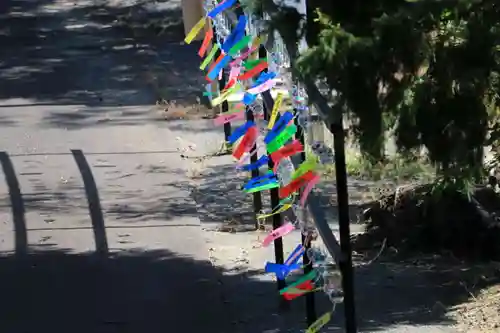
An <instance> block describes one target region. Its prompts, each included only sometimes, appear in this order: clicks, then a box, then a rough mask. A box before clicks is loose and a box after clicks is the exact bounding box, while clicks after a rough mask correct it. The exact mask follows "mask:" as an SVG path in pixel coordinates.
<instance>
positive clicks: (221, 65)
mask: <svg viewBox="0 0 500 333" xmlns="http://www.w3.org/2000/svg"><path fill="white" fill-rule="evenodd" d="M229 61H231V56H230V55H226V56H225V57H224V58H222V59H221V61H219V62H218V63H217V65H215V67H214V68H213V69H212V70H211V71H210V72H209V73H208V74H207V77H208V78H209V79H210V80H211V81H213V80H215V78H216V77H217V75H218V74H219V72H220V71H221V70H222V69H223V68H224V67H226V65H227V64H228V63H229Z"/></svg>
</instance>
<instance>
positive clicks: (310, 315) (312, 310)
mask: <svg viewBox="0 0 500 333" xmlns="http://www.w3.org/2000/svg"><path fill="white" fill-rule="evenodd" d="M294 112H295V114H297V112H300V110H294ZM295 125H296V126H297V133H296V134H295V138H296V139H297V140H299V142H300V143H302V145H303V146H304V148H305V140H304V130H303V129H302V127H301V126H299V123H298V120H297V118H295ZM299 160H300V163H302V162H304V161H305V160H306V152H305V149H304V151H303V152H302V153H300V155H299ZM300 194H302V190H301V193H300ZM301 239H302V244H303V246H304V249H305V252H304V256H303V259H302V261H303V262H304V274H308V273H310V272H311V271H312V261H311V260H310V259H309V257H308V255H307V253H308V251H307V250H308V249H310V248H311V239H310V238H307V237H306V236H305V235H304V234H302V236H301ZM314 298H315V297H314V293H307V294H306V295H305V302H306V320H307V325H308V326H311V325H312V324H313V323H314V322H315V321H316V319H318V318H317V315H316V304H315V302H314Z"/></svg>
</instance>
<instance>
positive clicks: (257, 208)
mask: <svg viewBox="0 0 500 333" xmlns="http://www.w3.org/2000/svg"><path fill="white" fill-rule="evenodd" d="M235 13H236V14H237V15H244V14H245V13H244V12H243V9H242V8H241V7H238V8H236V9H235ZM245 109H246V119H247V121H255V115H254V114H253V111H252V109H250V107H248V106H247V107H246V108H245ZM250 154H251V156H250V163H255V162H257V160H258V154H257V144H255V145H253V147H252V149H251V150H250ZM259 175H260V173H259V169H255V170H252V178H255V177H259ZM253 208H254V212H255V230H258V229H259V227H260V224H259V221H258V220H257V214H259V213H260V212H261V211H262V194H261V192H260V191H257V192H254V193H253Z"/></svg>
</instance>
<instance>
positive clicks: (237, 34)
mask: <svg viewBox="0 0 500 333" xmlns="http://www.w3.org/2000/svg"><path fill="white" fill-rule="evenodd" d="M246 24H247V18H246V16H245V15H240V17H239V18H238V23H237V24H236V26H235V27H234V29H233V31H232V32H231V34H230V35H229V36H228V37H227V38H226V40H225V41H224V43H223V44H222V50H223V51H224V52H225V53H229V50H230V49H231V48H232V47H233V46H234V44H236V43H237V42H238V41H239V40H240V39H242V38H243V37H244V36H245V27H246Z"/></svg>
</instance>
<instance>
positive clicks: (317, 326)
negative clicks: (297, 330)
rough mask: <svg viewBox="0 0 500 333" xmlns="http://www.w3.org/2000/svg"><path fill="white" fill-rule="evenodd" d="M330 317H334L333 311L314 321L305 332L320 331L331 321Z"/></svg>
mask: <svg viewBox="0 0 500 333" xmlns="http://www.w3.org/2000/svg"><path fill="white" fill-rule="evenodd" d="M330 319H332V313H331V312H327V313H325V314H324V315H322V316H321V317H319V318H318V319H317V320H316V321H315V322H314V323H312V324H311V326H309V327H308V328H307V330H306V332H305V333H317V332H319V330H320V329H321V328H322V327H323V326H325V325H326V324H327V323H328V322H329V321H330Z"/></svg>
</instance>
